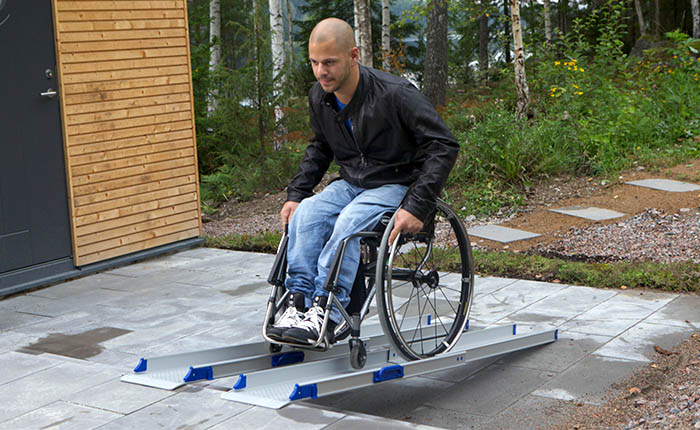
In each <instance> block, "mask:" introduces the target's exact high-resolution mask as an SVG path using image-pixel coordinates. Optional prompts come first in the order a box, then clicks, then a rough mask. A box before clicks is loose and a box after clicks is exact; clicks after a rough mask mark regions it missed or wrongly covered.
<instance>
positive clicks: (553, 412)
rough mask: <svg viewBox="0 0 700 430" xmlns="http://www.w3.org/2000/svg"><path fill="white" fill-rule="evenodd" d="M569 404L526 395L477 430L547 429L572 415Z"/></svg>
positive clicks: (571, 406)
mask: <svg viewBox="0 0 700 430" xmlns="http://www.w3.org/2000/svg"><path fill="white" fill-rule="evenodd" d="M573 408H574V406H573V405H572V404H571V403H570V402H565V401H562V400H557V399H550V398H546V397H539V396H533V395H527V396H525V397H524V398H522V399H521V400H519V401H518V402H516V403H514V404H513V405H511V406H510V407H509V408H508V409H506V410H505V411H503V412H502V413H501V414H499V415H497V416H495V417H493V418H491V419H490V420H488V421H485V422H483V423H481V424H480V425H479V427H478V428H479V430H522V429H548V428H552V427H553V426H555V425H557V424H560V423H563V422H565V421H566V419H567V418H568V417H569V416H570V415H571V414H572V412H573Z"/></svg>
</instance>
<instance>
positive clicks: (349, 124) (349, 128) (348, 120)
mask: <svg viewBox="0 0 700 430" xmlns="http://www.w3.org/2000/svg"><path fill="white" fill-rule="evenodd" d="M333 98H334V99H335V103H336V105H337V106H338V112H340V111H341V110H343V109H345V106H347V105H346V104H345V103H342V102H341V101H340V100H338V97H336V95H335V94H333ZM345 127H347V129H348V131H349V132H350V136H352V137H353V138H355V135H354V134H353V133H352V123H351V122H350V118H348V119H347V120H345Z"/></svg>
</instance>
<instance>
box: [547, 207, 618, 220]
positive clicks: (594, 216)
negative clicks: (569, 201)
mask: <svg viewBox="0 0 700 430" xmlns="http://www.w3.org/2000/svg"><path fill="white" fill-rule="evenodd" d="M550 211H552V212H556V213H560V214H564V215H570V216H575V217H579V218H585V219H590V220H593V221H604V220H606V219H613V218H620V217H621V216H625V214H623V213H620V212H615V211H613V210H610V209H603V208H597V207H594V206H569V207H566V208H559V209H550Z"/></svg>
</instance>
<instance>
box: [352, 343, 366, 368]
mask: <svg viewBox="0 0 700 430" xmlns="http://www.w3.org/2000/svg"><path fill="white" fill-rule="evenodd" d="M365 363H367V350H366V349H365V344H364V342H362V341H361V340H360V339H350V365H352V367H353V369H362V368H363V367H365Z"/></svg>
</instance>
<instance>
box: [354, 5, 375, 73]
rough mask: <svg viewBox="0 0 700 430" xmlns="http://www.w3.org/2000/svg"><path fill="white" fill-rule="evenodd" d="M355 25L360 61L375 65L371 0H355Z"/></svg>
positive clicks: (363, 63) (364, 63) (369, 65)
mask: <svg viewBox="0 0 700 430" xmlns="http://www.w3.org/2000/svg"><path fill="white" fill-rule="evenodd" d="M355 9H356V15H355V25H356V31H357V35H358V40H357V45H358V48H360V63H361V64H362V65H364V66H367V67H373V61H372V23H371V21H370V8H369V0H355Z"/></svg>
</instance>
